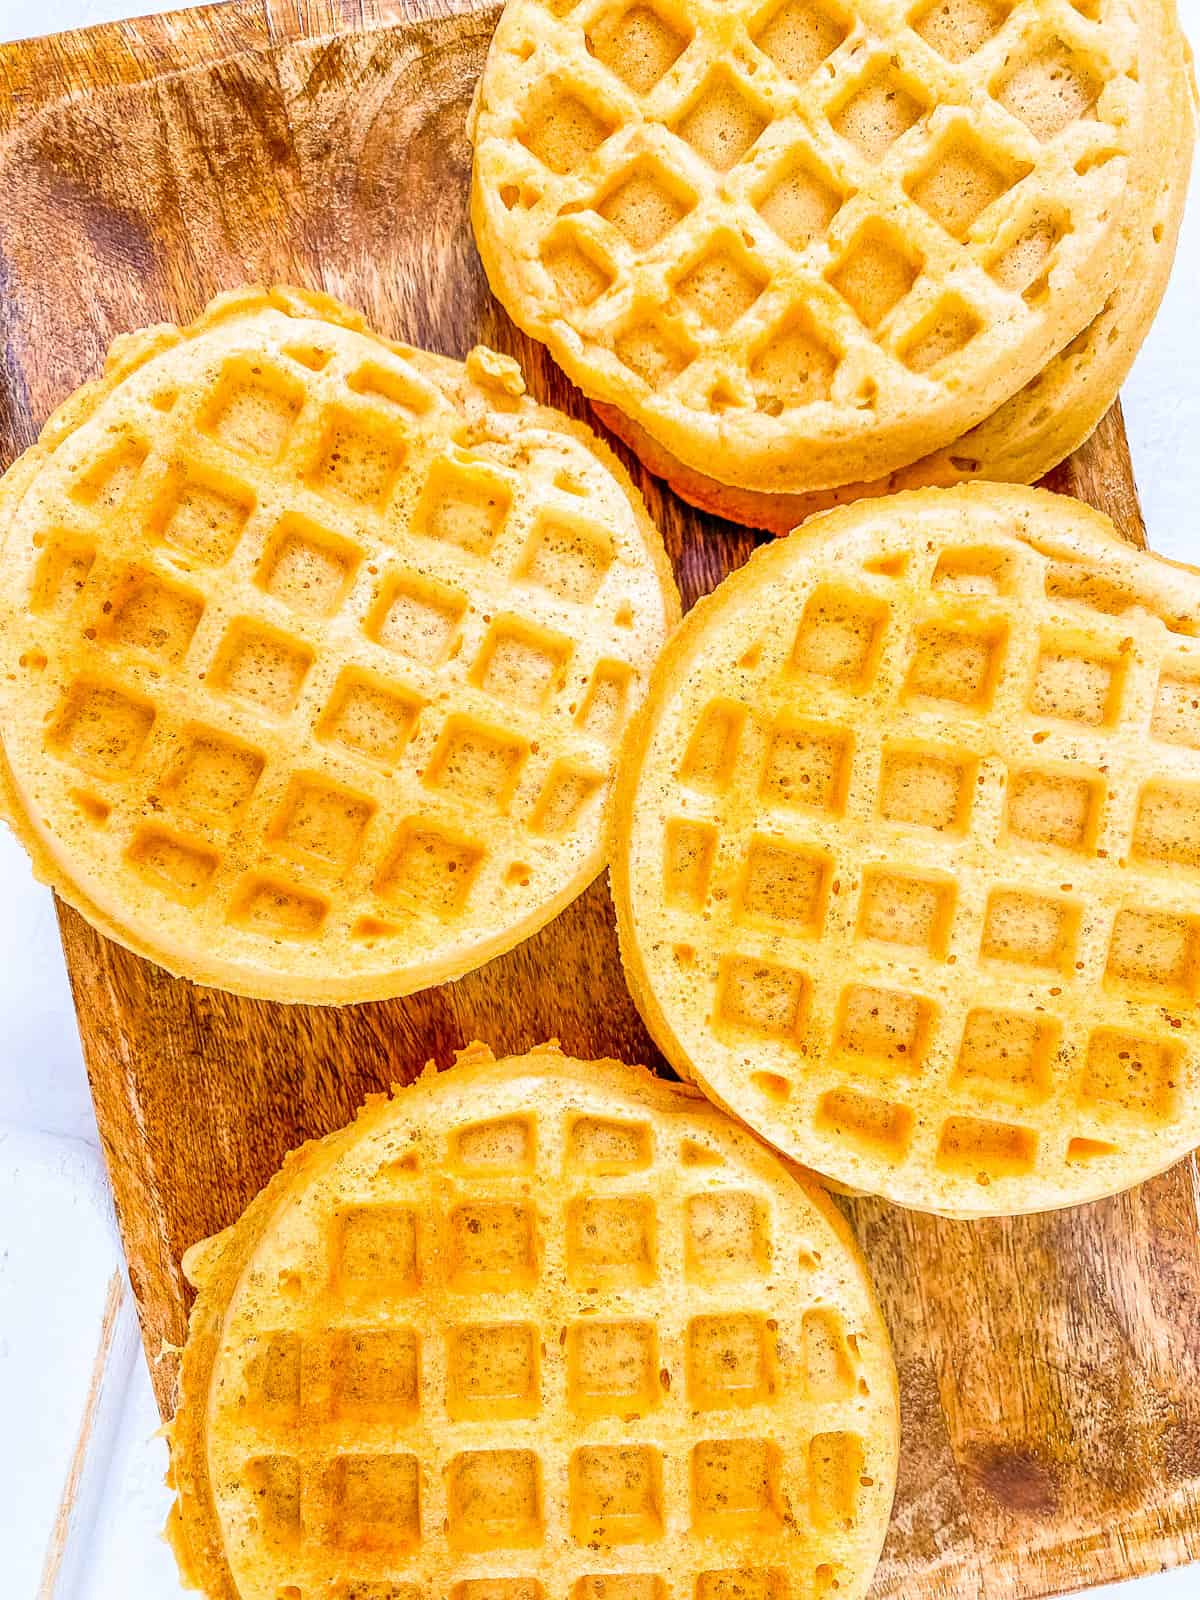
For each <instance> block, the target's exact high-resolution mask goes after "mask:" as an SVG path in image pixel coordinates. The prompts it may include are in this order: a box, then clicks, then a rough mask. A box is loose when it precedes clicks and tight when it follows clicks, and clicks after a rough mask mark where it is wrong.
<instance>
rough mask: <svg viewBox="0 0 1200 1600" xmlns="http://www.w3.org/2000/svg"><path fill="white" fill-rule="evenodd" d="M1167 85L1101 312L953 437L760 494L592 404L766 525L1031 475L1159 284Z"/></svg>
mask: <svg viewBox="0 0 1200 1600" xmlns="http://www.w3.org/2000/svg"><path fill="white" fill-rule="evenodd" d="M1169 88H1170V91H1171V92H1170V93H1169V94H1168V96H1167V98H1166V100H1165V102H1164V103H1163V104H1162V105H1161V106H1160V107H1159V115H1160V120H1161V125H1162V128H1163V132H1164V159H1163V169H1162V172H1161V173H1160V175H1159V179H1158V182H1157V184H1156V185H1151V186H1148V188H1147V190H1146V196H1145V198H1146V199H1147V200H1148V201H1149V204H1147V205H1144V206H1142V207H1139V206H1137V205H1132V206H1130V205H1125V206H1123V207H1122V224H1123V226H1124V228H1125V234H1126V243H1125V245H1124V246H1123V248H1122V253H1121V259H1122V260H1123V262H1124V267H1123V270H1122V272H1121V275H1120V277H1119V279H1118V281H1117V285H1116V288H1115V289H1114V290H1113V292H1112V294H1110V295H1109V297H1108V299H1107V301H1106V302H1105V305H1104V308H1103V310H1102V311H1101V312H1100V313H1099V315H1097V316H1096V317H1095V318H1093V320H1092V321H1091V322H1090V323H1089V324H1088V326H1087V327H1086V328H1085V329H1084V330H1083V332H1082V333H1080V334H1078V335H1077V336H1076V337H1075V338H1074V339H1072V340H1071V342H1070V343H1069V344H1067V345H1066V346H1064V348H1063V349H1062V350H1060V351H1059V352H1058V353H1057V354H1056V355H1053V356H1051V358H1050V360H1049V361H1048V362H1047V363H1046V365H1045V366H1044V367H1043V368H1042V370H1041V371H1040V372H1039V373H1038V374H1037V375H1036V377H1033V378H1031V379H1030V380H1029V382H1028V383H1027V384H1026V385H1025V386H1024V388H1022V389H1019V390H1018V391H1017V393H1016V394H1014V395H1013V396H1012V397H1011V399H1009V400H1006V401H1005V402H1004V404H1003V405H1002V406H1000V407H999V408H998V409H997V410H995V411H993V412H992V414H991V416H990V417H985V418H984V420H983V421H982V422H980V423H977V424H976V426H975V427H974V428H971V429H970V430H969V431H968V432H967V433H965V434H963V435H962V437H961V438H959V439H956V440H955V441H954V442H953V443H952V444H949V445H945V446H943V447H942V448H941V449H940V450H935V451H932V452H931V453H930V454H929V455H926V456H922V457H921V458H920V459H919V460H917V461H913V462H910V463H909V464H908V465H907V466H904V467H899V468H897V470H896V471H895V472H892V473H889V474H888V476H887V477H884V478H877V479H876V480H875V481H874V482H872V483H848V484H844V485H842V486H841V487H840V488H836V489H822V490H813V491H811V492H810V493H808V494H763V493H758V492H756V491H755V490H753V489H734V488H731V487H730V486H729V485H727V484H723V483H718V482H717V481H716V480H715V479H714V478H711V477H709V476H707V475H706V474H704V473H702V472H696V471H693V470H691V469H689V468H687V467H685V466H684V465H683V463H682V462H680V461H678V460H676V459H675V458H674V457H673V456H671V455H670V454H669V452H667V451H665V450H664V449H663V448H662V447H661V446H660V445H658V444H657V443H656V442H655V441H654V440H653V439H652V438H651V437H650V435H649V434H648V433H647V432H646V430H645V429H644V428H642V427H639V426H638V425H637V424H636V423H635V422H632V421H631V420H630V419H629V418H628V417H626V416H625V415H624V414H623V413H622V412H620V411H618V410H617V409H616V407H615V406H610V405H604V404H599V403H598V404H597V405H596V407H595V410H596V415H597V416H598V417H599V418H600V420H601V421H602V422H603V423H604V425H605V426H606V427H607V428H609V429H610V430H611V431H612V432H613V433H615V434H616V435H617V437H618V438H619V439H621V440H623V441H624V443H625V444H627V445H628V446H629V447H630V449H632V450H633V451H634V452H635V453H636V454H637V455H638V456H639V457H640V459H641V461H642V462H643V464H644V465H645V466H647V467H648V468H649V469H650V471H651V472H653V473H656V474H657V475H658V476H659V477H662V478H665V479H666V480H667V481H668V482H669V483H670V485H671V487H672V489H674V491H675V493H676V494H678V495H680V496H681V497H682V498H683V499H684V500H687V501H688V502H689V503H690V504H692V505H695V506H699V507H700V508H701V509H702V510H704V511H710V512H712V513H714V514H715V515H716V516H721V517H727V518H729V519H730V520H731V521H734V522H741V523H745V524H746V525H748V526H750V527H754V528H765V529H767V530H768V531H770V532H772V533H788V532H790V531H791V529H793V528H795V527H797V526H798V525H799V524H800V523H802V522H804V521H805V520H806V518H808V517H811V516H814V515H815V514H816V513H817V512H818V511H828V510H831V509H832V508H833V507H834V506H839V505H849V504H850V503H851V502H852V501H854V500H859V499H862V498H863V497H864V496H866V495H884V494H895V493H898V492H899V491H901V490H904V489H921V488H931V487H939V486H940V487H945V486H948V485H950V484H954V483H962V482H966V481H969V480H971V479H973V478H988V479H992V480H994V481H995V482H999V483H1033V482H1035V481H1036V480H1037V479H1038V478H1041V477H1043V476H1044V475H1045V474H1046V473H1047V472H1049V471H1050V469H1051V468H1052V467H1054V466H1056V465H1057V464H1058V463H1059V462H1060V461H1062V460H1063V458H1064V457H1065V456H1068V455H1070V453H1071V451H1072V450H1075V449H1077V448H1078V447H1079V445H1081V444H1082V443H1083V441H1084V440H1085V439H1086V438H1087V437H1088V435H1089V434H1090V433H1091V432H1092V430H1093V429H1094V428H1095V427H1096V425H1097V424H1098V423H1099V421H1100V419H1101V418H1102V417H1103V416H1104V414H1105V412H1106V411H1107V410H1108V408H1109V407H1110V406H1111V405H1112V403H1113V401H1114V400H1115V399H1116V397H1117V391H1118V390H1119V389H1120V387H1121V385H1122V383H1123V382H1124V381H1125V378H1126V375H1127V374H1128V372H1129V369H1130V367H1131V366H1132V364H1133V359H1134V357H1135V356H1136V355H1137V353H1138V351H1139V350H1140V349H1141V345H1142V340H1143V339H1144V338H1145V337H1146V334H1147V332H1148V331H1149V328H1150V324H1151V323H1152V322H1153V320H1154V315H1155V313H1156V312H1157V310H1158V307H1159V303H1160V301H1161V300H1162V296H1163V292H1164V290H1165V289H1166V286H1167V280H1168V278H1169V276H1170V272H1171V264H1172V262H1173V261H1174V258H1175V245H1176V242H1177V240H1178V237H1179V225H1180V223H1181V222H1182V220H1183V206H1184V201H1185V200H1186V198H1187V192H1188V181H1189V178H1190V176H1191V169H1192V147H1193V142H1194V134H1195V127H1194V124H1195V116H1194V99H1195V89H1194V84H1193V82H1192V77H1191V73H1190V71H1189V72H1187V73H1180V74H1178V75H1177V76H1176V77H1175V79H1174V80H1173V81H1172V83H1171V85H1170V86H1169Z"/></svg>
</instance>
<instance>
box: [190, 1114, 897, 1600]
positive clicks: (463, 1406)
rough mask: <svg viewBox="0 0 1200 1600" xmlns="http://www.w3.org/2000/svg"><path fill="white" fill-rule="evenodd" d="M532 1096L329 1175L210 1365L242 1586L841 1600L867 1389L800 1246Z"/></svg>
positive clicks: (749, 1186) (877, 1476) (875, 1363)
mask: <svg viewBox="0 0 1200 1600" xmlns="http://www.w3.org/2000/svg"><path fill="white" fill-rule="evenodd" d="M543 1098H544V1099H545V1101H547V1102H548V1104H547V1105H546V1107H545V1108H544V1109H540V1110H539V1112H538V1113H537V1114H534V1115H531V1114H528V1113H521V1112H520V1111H519V1110H518V1109H517V1108H516V1106H515V1105H514V1107H513V1109H512V1110H511V1111H510V1112H509V1113H507V1114H504V1115H501V1116H497V1117H495V1118H494V1119H490V1120H489V1119H485V1120H483V1121H480V1122H478V1123H469V1122H468V1123H463V1124H460V1125H459V1126H458V1127H456V1128H450V1129H449V1131H448V1136H447V1137H446V1138H445V1139H444V1140H438V1139H428V1140H426V1142H425V1143H424V1144H423V1145H422V1147H421V1148H420V1151H419V1153H418V1150H417V1147H415V1146H414V1147H410V1148H409V1149H408V1150H407V1152H406V1155H405V1157H403V1158H401V1159H397V1160H392V1161H385V1162H384V1163H383V1164H382V1165H380V1166H379V1169H378V1171H377V1172H376V1173H375V1174H374V1176H373V1177H371V1178H368V1177H367V1176H366V1174H365V1172H364V1173H362V1174H359V1175H358V1176H356V1178H355V1179H354V1181H352V1182H350V1183H347V1182H345V1181H340V1182H339V1180H338V1177H337V1175H336V1174H335V1177H334V1181H333V1185H332V1187H331V1188H330V1190H329V1191H328V1195H327V1198H326V1200H325V1202H324V1203H323V1204H324V1207H325V1209H323V1211H322V1214H321V1216H320V1218H319V1219H318V1218H309V1219H307V1221H306V1223H305V1224H304V1225H303V1226H302V1230H301V1234H300V1235H298V1236H297V1237H298V1238H302V1237H304V1236H305V1235H306V1234H307V1232H308V1230H309V1229H311V1228H312V1227H314V1226H316V1227H319V1228H320V1230H321V1234H322V1241H323V1251H324V1253H323V1255H322V1256H319V1257H318V1260H319V1261H321V1262H323V1266H322V1265H315V1266H314V1264H313V1258H311V1257H310V1256H308V1255H307V1254H305V1255H304V1256H303V1258H302V1259H301V1257H300V1255H299V1253H297V1257H296V1259H297V1261H299V1262H300V1270H298V1271H297V1272H295V1273H292V1272H290V1271H289V1259H288V1257H287V1255H286V1253H285V1254H284V1255H283V1256H281V1257H280V1261H281V1262H282V1266H281V1269H280V1274H279V1283H280V1291H279V1293H277V1294H275V1295H273V1296H271V1299H272V1300H273V1301H274V1304H275V1306H276V1307H277V1309H278V1312H279V1313H280V1315H279V1320H278V1322H277V1324H276V1326H274V1327H273V1328H266V1329H263V1330H262V1331H258V1332H256V1333H255V1334H254V1336H253V1337H252V1338H251V1339H249V1340H247V1341H246V1343H245V1345H244V1346H239V1347H238V1348H237V1349H236V1351H235V1349H234V1348H233V1346H232V1345H229V1346H228V1347H227V1354H226V1356H225V1362H226V1366H225V1371H224V1372H223V1373H222V1374H221V1376H222V1378H223V1379H224V1380H225V1387H224V1389H223V1395H224V1396H225V1398H224V1399H223V1403H222V1407H221V1417H220V1427H221V1433H220V1435H219V1441H218V1443H217V1446H216V1453H215V1455H214V1462H215V1464H216V1471H217V1474H218V1481H220V1482H226V1481H227V1482H229V1483H230V1484H231V1485H232V1489H231V1491H230V1493H229V1495H228V1497H227V1503H226V1504H225V1505H224V1506H223V1507H222V1516H223V1518H224V1519H225V1520H226V1521H227V1522H228V1523H229V1525H230V1526H236V1527H243V1526H244V1527H246V1528H248V1529H249V1530H250V1536H251V1543H252V1548H253V1554H252V1555H251V1556H250V1557H249V1558H248V1560H247V1563H246V1568H245V1571H246V1573H247V1574H249V1572H250V1571H251V1570H252V1563H257V1562H258V1561H260V1560H261V1559H262V1558H263V1557H264V1555H265V1556H266V1557H267V1559H268V1565H269V1575H270V1581H271V1583H272V1584H275V1585H280V1584H282V1585H287V1584H291V1585H292V1586H293V1587H294V1590H295V1593H296V1595H297V1596H298V1597H299V1600H310V1597H315V1596H316V1595H318V1594H319V1595H322V1596H324V1595H326V1594H335V1595H337V1596H339V1597H343V1600H350V1597H353V1600H367V1597H369V1600H416V1597H418V1596H422V1595H426V1594H428V1593H431V1592H432V1593H448V1594H450V1595H452V1596H455V1597H456V1600H518V1597H520V1600H534V1597H537V1596H541V1595H542V1594H544V1593H547V1592H554V1593H560V1594H562V1595H571V1596H573V1597H576V1600H593V1597H594V1600H600V1597H602V1596H608V1597H610V1600H612V1597H614V1596H615V1597H619V1600H665V1597H666V1596H668V1595H678V1596H680V1597H683V1596H689V1597H690V1596H694V1597H695V1600H777V1597H778V1600H784V1597H786V1596H788V1595H796V1596H804V1597H805V1600H807V1597H809V1596H818V1597H825V1596H833V1595H834V1594H838V1595H850V1596H852V1597H853V1596H858V1595H860V1594H861V1593H863V1592H864V1590H865V1587H866V1583H867V1581H868V1579H869V1572H865V1571H864V1570H863V1559H862V1556H861V1553H860V1552H861V1550H862V1549H863V1548H864V1547H865V1546H869V1545H870V1541H871V1539H872V1537H881V1536H882V1530H883V1525H884V1523H885V1521H886V1515H887V1506H886V1504H884V1505H883V1506H882V1510H880V1507H879V1500H880V1488H881V1487H882V1486H883V1482H882V1480H883V1479H884V1478H885V1477H886V1475H887V1471H888V1466H887V1462H886V1458H885V1454H884V1453H883V1452H882V1451H881V1449H880V1448H879V1446H878V1445H877V1444H876V1443H875V1442H874V1440H875V1435H876V1430H877V1429H878V1426H879V1419H880V1418H881V1416H882V1414H883V1411H884V1410H886V1408H887V1407H888V1406H889V1405H890V1404H891V1397H890V1395H888V1394H887V1392H886V1390H887V1384H886V1382H885V1381H883V1380H881V1378H880V1376H879V1374H880V1373H881V1371H882V1368H881V1362H885V1361H886V1359H887V1355H886V1351H885V1350H882V1349H880V1348H878V1345H877V1339H876V1334H877V1331H878V1330H876V1328H875V1327H874V1326H869V1325H866V1324H865V1319H864V1317H863V1315H862V1311H861V1308H860V1309H856V1307H855V1305H854V1303H853V1302H854V1301H855V1300H856V1299H857V1291H853V1292H851V1295H850V1300H849V1302H847V1290H846V1286H845V1283H844V1281H843V1279H844V1275H845V1273H846V1271H847V1263H846V1262H845V1261H844V1260H839V1259H833V1257H835V1256H840V1254H841V1252H840V1251H838V1250H835V1249H831V1243H832V1236H831V1235H829V1232H828V1228H827V1225H826V1224H824V1223H823V1222H821V1221H819V1219H817V1218H816V1217H815V1215H814V1214H812V1213H810V1212H808V1213H807V1214H806V1212H807V1208H806V1207H805V1205H804V1204H803V1202H802V1199H801V1196H800V1195H799V1192H798V1191H797V1194H796V1196H795V1197H794V1198H792V1197H789V1196H788V1194H787V1193H786V1192H785V1186H784V1184H781V1183H778V1182H777V1183H771V1182H768V1181H764V1180H763V1178H762V1176H761V1174H752V1173H750V1172H748V1171H746V1170H741V1169H739V1166H738V1163H737V1161H736V1158H735V1159H734V1160H733V1161H732V1162H731V1161H730V1160H729V1159H728V1152H725V1153H722V1149H721V1145H722V1141H721V1140H719V1139H716V1140H714V1139H712V1138H711V1137H708V1136H706V1133H705V1132H704V1131H703V1130H701V1132H700V1133H699V1136H698V1137H692V1136H690V1135H691V1134H692V1133H694V1132H695V1129H692V1128H689V1127H688V1126H686V1125H685V1123H684V1119H681V1118H679V1117H673V1118H671V1119H669V1122H670V1123H673V1124H674V1126H673V1127H672V1126H669V1125H668V1124H667V1122H666V1121H664V1120H663V1119H658V1118H656V1117H654V1116H639V1115H636V1114H635V1115H632V1116H631V1115H623V1114H620V1108H619V1107H618V1108H617V1109H616V1110H613V1109H612V1108H611V1106H610V1110H609V1113H608V1114H605V1115H599V1116H598V1115H595V1114H593V1113H592V1110H591V1109H589V1110H587V1111H585V1112H582V1113H578V1112H572V1111H567V1112H566V1113H565V1114H564V1112H563V1109H562V1097H561V1096H559V1095H555V1094H553V1093H547V1094H545V1095H544V1097H543ZM608 1099H609V1100H610V1102H611V1101H612V1100H613V1097H611V1096H609V1097H608ZM556 1101H557V1104H556V1103H555V1102H556ZM464 1109H465V1107H464ZM797 1261H798V1262H799V1279H798V1281H797V1279H796V1263H797ZM243 1358H244V1365H240V1366H238V1365H237V1364H238V1363H239V1362H241V1361H242V1360H243ZM873 1386H874V1390H876V1391H878V1392H873ZM240 1395H244V1404H243V1403H241V1401H239V1400H235V1398H234V1397H235V1396H240ZM226 1473H228V1478H226V1476H225V1474H226ZM873 1475H874V1476H873ZM888 1493H889V1494H890V1490H889V1491H888ZM873 1522H875V1523H877V1527H873V1526H872V1524H873ZM871 1559H873V1556H872V1558H871ZM235 1573H236V1569H235ZM550 1574H553V1576H552V1578H551V1577H550V1576H549V1575H550ZM242 1592H246V1593H250V1592H251V1591H250V1590H249V1589H243V1591H242ZM253 1592H255V1593H257V1592H258V1591H257V1590H254V1591H253ZM263 1592H264V1593H265V1592H267V1591H266V1590H265V1589H264V1591H263ZM270 1592H271V1593H274V1592H275V1590H274V1588H272V1589H271V1590H270ZM288 1592H290V1591H288Z"/></svg>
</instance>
